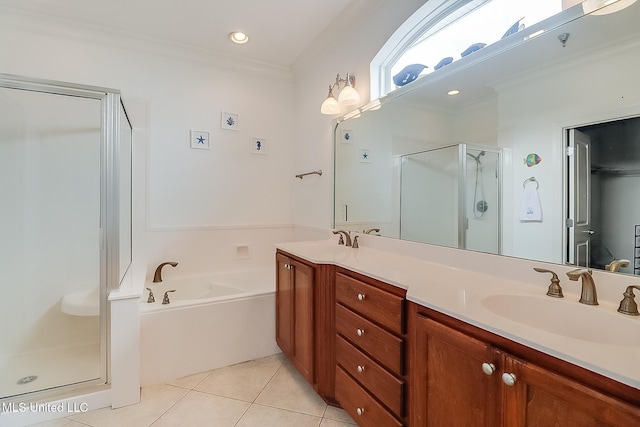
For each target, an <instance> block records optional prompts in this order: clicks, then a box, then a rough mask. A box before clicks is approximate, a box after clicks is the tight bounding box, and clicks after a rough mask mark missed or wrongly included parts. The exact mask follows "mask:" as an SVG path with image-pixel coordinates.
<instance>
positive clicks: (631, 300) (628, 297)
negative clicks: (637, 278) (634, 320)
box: [618, 285, 640, 316]
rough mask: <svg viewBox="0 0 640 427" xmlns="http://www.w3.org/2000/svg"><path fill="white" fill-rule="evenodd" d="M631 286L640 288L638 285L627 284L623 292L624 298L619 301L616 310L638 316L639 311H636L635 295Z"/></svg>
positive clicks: (639, 314)
mask: <svg viewBox="0 0 640 427" xmlns="http://www.w3.org/2000/svg"><path fill="white" fill-rule="evenodd" d="M633 288H636V289H639V290H640V286H636V285H630V286H628V287H627V290H626V291H624V293H623V295H624V298H623V299H622V301H620V306H619V307H618V311H619V312H620V313H622V314H628V315H630V316H640V312H638V304H637V303H636V300H635V296H636V295H635V294H634V293H633Z"/></svg>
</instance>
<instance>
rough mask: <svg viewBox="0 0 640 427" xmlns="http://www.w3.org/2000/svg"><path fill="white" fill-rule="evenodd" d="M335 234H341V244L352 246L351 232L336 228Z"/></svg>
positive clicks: (339, 241)
mask: <svg viewBox="0 0 640 427" xmlns="http://www.w3.org/2000/svg"><path fill="white" fill-rule="evenodd" d="M333 234H340V240H338V244H339V245H346V246H351V235H350V234H349V232H348V231H344V230H334V231H333ZM343 237H344V239H343Z"/></svg>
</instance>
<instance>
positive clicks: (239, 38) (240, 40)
mask: <svg viewBox="0 0 640 427" xmlns="http://www.w3.org/2000/svg"><path fill="white" fill-rule="evenodd" d="M229 38H230V39H231V41H232V42H234V43H237V44H245V43H246V42H248V41H249V36H248V35H246V34H245V33H243V32H242V31H234V32H232V33H229Z"/></svg>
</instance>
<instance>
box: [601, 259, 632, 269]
mask: <svg viewBox="0 0 640 427" xmlns="http://www.w3.org/2000/svg"><path fill="white" fill-rule="evenodd" d="M629 262H630V261H629V260H628V259H614V260H613V261H611V262H610V263H609V264H607V265H605V266H604V268H605V269H606V270H609V271H613V272H616V271H618V270H619V269H620V268H624V267H628V266H629Z"/></svg>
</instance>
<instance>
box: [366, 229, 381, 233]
mask: <svg viewBox="0 0 640 427" xmlns="http://www.w3.org/2000/svg"><path fill="white" fill-rule="evenodd" d="M362 232H363V233H364V234H371V233H379V232H380V229H379V228H370V229H369V230H363V231H362Z"/></svg>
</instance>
